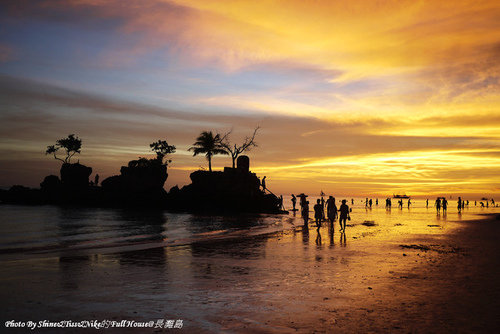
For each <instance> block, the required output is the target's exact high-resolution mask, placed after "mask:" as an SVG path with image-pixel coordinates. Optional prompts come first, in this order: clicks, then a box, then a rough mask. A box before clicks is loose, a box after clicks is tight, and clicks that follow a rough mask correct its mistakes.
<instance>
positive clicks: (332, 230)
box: [328, 225, 335, 246]
mask: <svg viewBox="0 0 500 334" xmlns="http://www.w3.org/2000/svg"><path fill="white" fill-rule="evenodd" d="M334 232H335V230H334V228H333V225H330V226H329V227H328V237H329V239H330V246H335V242H334V241H333V235H334Z"/></svg>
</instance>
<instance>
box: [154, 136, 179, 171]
mask: <svg viewBox="0 0 500 334" xmlns="http://www.w3.org/2000/svg"><path fill="white" fill-rule="evenodd" d="M149 147H151V150H152V151H154V152H156V160H157V161H158V164H160V165H165V166H168V164H169V163H171V162H172V160H171V159H168V160H165V161H163V159H164V158H165V157H166V156H167V155H168V154H172V153H175V146H174V145H168V143H167V142H166V141H165V140H158V141H157V142H154V143H151V144H149Z"/></svg>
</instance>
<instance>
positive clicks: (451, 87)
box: [0, 0, 500, 194]
mask: <svg viewBox="0 0 500 334" xmlns="http://www.w3.org/2000/svg"><path fill="white" fill-rule="evenodd" d="M0 13H2V14H0V18H1V20H0V22H2V23H0V27H1V31H2V44H1V45H0V89H1V91H2V93H1V94H0V102H1V103H2V110H1V113H0V121H1V125H0V130H1V131H2V134H1V135H0V139H1V142H0V150H1V151H0V153H1V154H2V156H3V157H4V158H1V159H0V162H1V163H2V165H3V166H6V167H5V168H8V169H9V170H10V171H11V172H9V173H8V174H5V175H8V177H7V178H3V179H2V180H0V181H1V182H0V184H4V185H6V184H8V183H12V181H13V180H18V181H16V182H17V183H20V182H21V181H22V178H23V176H22V173H16V170H19V171H21V170H23V168H24V170H26V167H23V166H27V165H29V164H35V163H36V164H38V165H39V166H43V168H40V169H39V170H36V169H33V168H31V169H30V171H29V175H30V183H31V185H36V184H37V183H38V182H40V180H37V179H40V178H42V177H43V176H44V175H46V174H47V170H48V169H50V168H54V166H55V165H54V163H52V164H50V163H48V162H47V160H46V159H48V158H47V157H43V151H44V148H45V146H46V145H48V144H51V143H52V142H53V141H54V140H56V139H58V138H60V137H62V136H65V135H67V134H68V133H75V134H77V135H78V136H79V137H81V138H83V139H84V151H85V152H86V153H85V156H84V155H82V159H89V160H92V161H97V163H96V164H95V166H94V168H95V169H96V170H99V171H100V174H101V175H102V176H104V175H111V174H116V173H118V169H119V165H121V164H126V162H127V161H128V160H131V159H135V158H136V157H137V156H138V155H142V156H144V155H147V154H148V153H149V152H148V144H149V143H150V142H152V141H155V140H158V139H166V140H167V141H169V143H170V144H174V145H176V146H177V147H178V152H179V153H178V155H177V156H176V157H175V158H174V164H173V165H172V167H171V169H170V171H171V172H170V176H169V182H170V184H169V185H168V186H170V185H172V184H176V183H179V184H180V185H182V184H185V183H188V182H189V180H188V172H187V171H189V170H192V169H197V168H198V166H203V165H204V164H205V161H204V160H202V158H193V157H191V156H190V155H189V154H188V153H186V150H187V149H188V148H189V147H190V146H191V145H192V142H193V140H194V138H195V137H196V135H197V134H198V133H199V132H201V131H203V130H213V131H219V132H225V131H229V129H231V128H232V127H233V126H234V127H235V130H236V131H237V132H238V133H241V135H242V136H243V137H244V135H246V134H248V133H251V131H252V130H253V128H255V127H256V126H261V130H259V133H258V138H257V140H258V141H259V142H260V143H261V146H260V147H259V148H256V149H255V150H253V151H252V152H251V156H252V166H253V168H254V169H255V170H256V171H259V173H265V174H266V175H267V176H268V179H269V180H270V181H271V180H273V179H274V180H276V182H277V188H278V189H282V190H286V191H292V190H293V189H291V188H290V186H289V185H290V184H291V182H290V180H293V181H294V182H293V185H294V186H295V187H300V188H301V189H304V191H309V190H312V189H316V188H323V187H322V186H321V182H324V183H325V184H327V185H330V186H331V187H332V188H333V189H335V188H337V189H339V191H340V189H341V190H342V191H344V192H345V193H348V192H349V191H352V192H355V193H357V194H361V193H375V192H377V191H383V192H389V191H390V190H391V189H392V188H401V187H405V186H408V187H411V188H412V189H415V193H422V194H423V193H424V192H431V191H436V192H440V191H452V190H453V191H467V189H471V191H473V192H474V193H480V192H481V191H484V192H486V191H491V187H490V186H487V184H492V185H496V188H498V187H499V183H500V179H499V178H498V176H496V175H495V173H494V167H493V166H494V165H495V163H498V162H499V161H498V159H499V157H498V148H499V147H500V139H499V135H498V133H500V132H499V131H498V130H499V129H498V125H497V124H500V122H499V121H500V110H499V109H498V100H499V97H500V65H499V63H498V61H497V59H498V57H499V56H500V46H499V45H500V44H499V42H498V41H500V5H499V4H498V3H497V2H495V1H474V2H470V1H455V2H453V3H443V2H430V1H420V2H415V1H409V0H408V1H384V2H373V1H368V0H366V1H356V2H355V3H352V2H344V1H335V2H332V1H314V2H312V3H311V2H303V1H273V2H268V1H251V2H249V1H230V2H227V1H201V0H200V1H196V0H190V1H188V0H186V1H183V0H175V1H174V0H172V1H148V2H141V1H126V0H125V1H118V0H116V1H99V0H97V1H96V0H79V1H63V0H40V1H24V0H19V1H4V2H2V4H1V5H0ZM235 134H236V133H235ZM181 152H182V153H181ZM40 153H41V154H40ZM87 154H88V155H87ZM478 157H481V158H482V159H486V161H487V163H483V164H481V163H480V161H481V158H478ZM217 158H219V157H217ZM44 159H45V160H44ZM223 159H224V158H219V159H215V161H214V164H215V166H218V164H219V163H220V166H218V167H220V168H221V167H222V166H223V165H227V164H228V163H226V162H224V160H223ZM26 173H28V172H26ZM471 175H474V177H471ZM417 179H418V180H421V182H418V181H416V180H417ZM488 182H489V183H488ZM453 184H455V185H457V186H456V187H455V188H453V187H451V186H450V185H453ZM363 185H364V187H365V188H363ZM458 185H460V186H458ZM452 188H453V189H452ZM306 189H309V190H306ZM377 189H378V190H377ZM408 191H409V190H408Z"/></svg>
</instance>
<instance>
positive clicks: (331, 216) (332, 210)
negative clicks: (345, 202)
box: [326, 196, 337, 227]
mask: <svg viewBox="0 0 500 334" xmlns="http://www.w3.org/2000/svg"><path fill="white" fill-rule="evenodd" d="M326 213H327V216H328V220H329V221H330V224H331V225H332V227H333V221H334V220H335V219H337V205H335V197H333V196H330V197H329V198H328V200H327V201H326Z"/></svg>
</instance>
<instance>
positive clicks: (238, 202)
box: [0, 133, 283, 214]
mask: <svg viewBox="0 0 500 334" xmlns="http://www.w3.org/2000/svg"><path fill="white" fill-rule="evenodd" d="M254 136H255V133H254ZM200 138H201V137H200ZM252 141H253V138H252ZM57 143H58V145H60V147H63V148H65V149H66V153H67V156H66V158H65V159H60V158H58V157H57V156H56V155H55V153H56V152H57V150H58V147H56V146H55V145H54V146H49V147H48V149H47V154H54V157H55V158H56V159H58V160H61V161H62V162H63V164H62V166H61V169H60V177H58V176H57V175H49V176H46V177H45V179H44V180H43V182H42V183H41V184H40V188H39V189H31V188H27V187H24V186H19V185H16V186H13V187H11V188H10V189H9V190H7V191H6V190H2V191H0V201H1V203H11V204H31V205H34V204H53V205H76V206H94V207H95V206H97V207H126V208H130V207H157V208H162V209H166V210H168V211H173V212H203V213H214V214H218V213H281V212H283V211H281V208H282V203H281V201H280V199H279V198H278V197H277V196H276V195H274V194H272V193H270V192H269V191H267V192H266V190H265V189H262V190H261V183H260V180H259V178H258V177H257V175H256V174H255V173H252V172H251V171H250V158H249V157H248V156H246V155H236V156H235V155H233V157H234V158H236V159H233V167H226V168H224V171H221V172H217V171H212V170H211V165H210V164H209V166H210V170H209V171H205V170H199V171H195V172H193V173H191V175H190V178H191V182H192V183H191V184H189V185H186V186H184V187H182V188H178V187H177V186H175V187H173V188H171V189H170V191H169V192H167V191H166V190H165V189H164V185H165V181H166V180H167V178H168V173H167V165H168V163H169V162H170V160H167V161H165V157H166V155H167V154H170V153H173V152H175V147H174V146H170V145H168V144H167V142H165V141H161V140H160V141H158V142H156V143H152V144H151V145H150V147H151V148H152V150H153V151H155V152H156V154H157V156H156V158H153V159H147V158H139V159H138V160H132V161H130V162H129V163H128V164H127V166H122V167H121V169H120V175H115V176H111V177H108V178H106V179H104V180H103V181H102V182H101V185H99V176H98V175H96V176H95V178H94V180H92V181H91V180H90V176H91V175H92V168H91V167H87V166H85V165H82V164H80V163H79V162H77V163H71V162H70V158H71V157H72V156H73V155H74V154H75V153H79V150H80V147H81V140H80V139H78V137H74V135H69V136H68V138H65V139H61V140H59V141H58V142H57ZM210 157H211V156H210ZM234 160H236V166H234V164H235V163H234ZM209 162H210V160H209Z"/></svg>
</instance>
